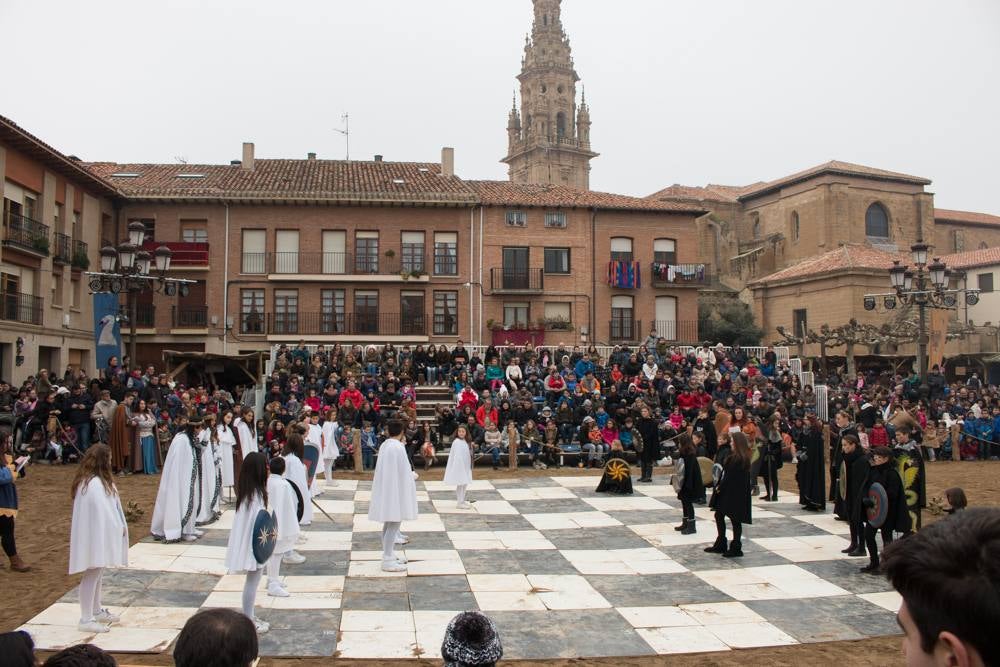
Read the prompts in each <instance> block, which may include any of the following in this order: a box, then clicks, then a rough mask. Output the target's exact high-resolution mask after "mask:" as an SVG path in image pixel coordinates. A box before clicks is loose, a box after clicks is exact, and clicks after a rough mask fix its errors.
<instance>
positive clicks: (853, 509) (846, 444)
mask: <svg viewBox="0 0 1000 667" xmlns="http://www.w3.org/2000/svg"><path fill="white" fill-rule="evenodd" d="M840 446H841V457H842V458H843V461H844V463H845V464H846V467H847V493H846V494H844V497H843V499H844V509H845V510H846V511H847V516H848V521H849V523H850V526H851V546H849V547H847V548H846V549H844V550H843V551H842V553H845V554H847V555H848V556H852V557H854V558H857V557H859V556H864V555H865V544H864V524H863V521H862V515H863V513H864V510H863V508H862V507H861V498H862V489H863V488H864V485H865V480H866V479H867V478H868V470H869V468H870V466H869V465H868V457H867V455H866V454H865V452H864V450H862V449H861V445H859V444H858V438H857V436H855V435H845V436H844V437H843V438H842V439H841V442H840ZM838 495H839V492H838Z"/></svg>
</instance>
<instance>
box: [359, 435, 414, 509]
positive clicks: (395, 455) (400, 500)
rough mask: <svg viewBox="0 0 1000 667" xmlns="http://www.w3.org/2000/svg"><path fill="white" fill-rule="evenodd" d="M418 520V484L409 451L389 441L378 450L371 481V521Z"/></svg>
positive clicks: (399, 443) (399, 444)
mask: <svg viewBox="0 0 1000 667" xmlns="http://www.w3.org/2000/svg"><path fill="white" fill-rule="evenodd" d="M416 518H417V483H416V480H414V479H413V471H412V470H410V462H409V460H408V459H407V458H406V448H405V447H404V446H403V443H402V442H400V441H399V440H396V439H395V438H389V439H388V440H386V441H385V442H383V443H382V446H381V447H380V448H379V450H378V463H376V464H375V480H374V481H373V482H372V495H371V502H369V503H368V519H369V520H370V521H378V522H386V521H412V520H414V519H416Z"/></svg>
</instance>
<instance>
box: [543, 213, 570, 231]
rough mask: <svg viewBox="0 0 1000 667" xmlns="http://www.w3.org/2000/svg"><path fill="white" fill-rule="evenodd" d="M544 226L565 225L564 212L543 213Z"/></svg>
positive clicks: (562, 226)
mask: <svg viewBox="0 0 1000 667" xmlns="http://www.w3.org/2000/svg"><path fill="white" fill-rule="evenodd" d="M545 226H546V227H558V228H560V229H562V228H565V227H566V214H565V213H563V212H561V211H555V212H552V213H546V214H545Z"/></svg>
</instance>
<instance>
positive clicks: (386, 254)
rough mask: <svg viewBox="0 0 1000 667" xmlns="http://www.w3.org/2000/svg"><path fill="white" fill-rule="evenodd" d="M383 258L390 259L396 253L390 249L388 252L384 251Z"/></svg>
mask: <svg viewBox="0 0 1000 667" xmlns="http://www.w3.org/2000/svg"><path fill="white" fill-rule="evenodd" d="M385 256H386V258H387V259H392V258H393V257H395V256H396V251H395V250H393V249H392V248H390V249H389V250H386V251H385Z"/></svg>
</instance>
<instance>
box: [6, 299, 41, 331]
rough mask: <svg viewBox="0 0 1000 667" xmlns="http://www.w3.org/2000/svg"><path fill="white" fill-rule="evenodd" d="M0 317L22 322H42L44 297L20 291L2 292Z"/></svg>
mask: <svg viewBox="0 0 1000 667" xmlns="http://www.w3.org/2000/svg"><path fill="white" fill-rule="evenodd" d="M0 302H2V304H3V308H2V310H0V318H2V319H5V320H9V321H11V322H21V323H22V324H41V323H42V297H40V296H34V295H32V294H21V293H20V292H0Z"/></svg>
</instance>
